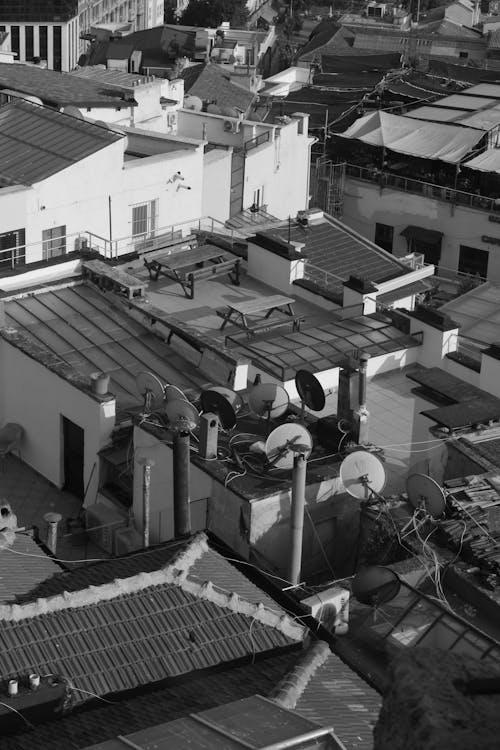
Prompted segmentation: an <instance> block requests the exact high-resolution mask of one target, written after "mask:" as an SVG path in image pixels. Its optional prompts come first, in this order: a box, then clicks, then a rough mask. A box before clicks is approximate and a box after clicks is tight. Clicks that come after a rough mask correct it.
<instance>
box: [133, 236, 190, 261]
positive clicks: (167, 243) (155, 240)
mask: <svg viewBox="0 0 500 750" xmlns="http://www.w3.org/2000/svg"><path fill="white" fill-rule="evenodd" d="M196 244H197V239H196V237H195V236H194V234H190V235H189V236H187V237H184V238H183V237H174V236H173V235H172V232H170V233H169V234H160V235H158V236H157V237H148V239H146V240H140V241H139V242H137V243H136V244H135V245H134V250H135V252H136V253H137V255H144V254H146V253H150V252H153V251H154V250H165V249H166V248H168V247H171V248H174V252H177V249H180V248H181V247H183V246H185V247H188V248H192V247H195V246H196Z"/></svg>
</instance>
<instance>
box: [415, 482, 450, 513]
mask: <svg viewBox="0 0 500 750" xmlns="http://www.w3.org/2000/svg"><path fill="white" fill-rule="evenodd" d="M406 491H407V493H408V500H409V502H410V503H411V504H412V505H413V507H414V508H422V507H424V508H425V510H426V511H427V513H429V515H431V516H432V517H433V518H439V517H440V516H442V515H443V513H444V511H445V508H446V495H445V494H444V491H443V489H442V488H441V487H440V485H439V484H438V483H437V482H436V481H435V480H434V479H433V478H432V477H428V476H427V474H411V475H410V476H409V477H408V479H407V480H406Z"/></svg>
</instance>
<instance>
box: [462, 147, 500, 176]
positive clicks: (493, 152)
mask: <svg viewBox="0 0 500 750" xmlns="http://www.w3.org/2000/svg"><path fill="white" fill-rule="evenodd" d="M464 167H470V168H471V169H479V170H480V171H481V172H496V173H497V174H500V148H488V149H486V151H483V153H482V154H479V156H475V157H474V158H473V159H469V161H466V162H464Z"/></svg>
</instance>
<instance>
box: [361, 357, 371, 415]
mask: <svg viewBox="0 0 500 750" xmlns="http://www.w3.org/2000/svg"><path fill="white" fill-rule="evenodd" d="M369 359H370V355H369V354H366V353H365V352H362V353H361V354H360V357H359V380H358V403H359V408H360V409H361V408H365V407H366V370H367V365H368V360H369Z"/></svg>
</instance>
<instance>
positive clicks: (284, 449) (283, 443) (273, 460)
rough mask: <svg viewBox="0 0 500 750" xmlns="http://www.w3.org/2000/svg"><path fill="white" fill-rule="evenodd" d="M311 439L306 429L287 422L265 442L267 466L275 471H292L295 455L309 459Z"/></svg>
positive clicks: (275, 430) (277, 428) (297, 424)
mask: <svg viewBox="0 0 500 750" xmlns="http://www.w3.org/2000/svg"><path fill="white" fill-rule="evenodd" d="M312 445H313V442H312V437H311V435H310V433H309V431H308V430H306V428H305V427H304V426H303V425H301V424H299V423H297V422H295V423H294V422H287V423H285V424H282V425H280V426H279V427H276V428H275V429H274V430H273V431H272V432H271V434H270V435H269V437H268V438H267V440H266V446H265V453H266V456H267V460H268V462H269V465H270V466H272V467H273V468H275V469H293V466H294V459H295V456H296V455H297V454H300V455H303V456H305V458H306V459H307V458H309V456H310V455H311V451H312Z"/></svg>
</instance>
